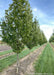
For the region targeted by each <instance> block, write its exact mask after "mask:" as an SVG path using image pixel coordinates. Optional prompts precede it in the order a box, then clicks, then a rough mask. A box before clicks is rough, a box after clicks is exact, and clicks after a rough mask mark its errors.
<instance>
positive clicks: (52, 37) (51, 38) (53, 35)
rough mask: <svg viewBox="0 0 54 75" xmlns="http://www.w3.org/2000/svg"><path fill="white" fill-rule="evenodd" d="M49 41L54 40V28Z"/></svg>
mask: <svg viewBox="0 0 54 75" xmlns="http://www.w3.org/2000/svg"><path fill="white" fill-rule="evenodd" d="M49 42H54V30H53V33H52V36H51V37H50V39H49Z"/></svg>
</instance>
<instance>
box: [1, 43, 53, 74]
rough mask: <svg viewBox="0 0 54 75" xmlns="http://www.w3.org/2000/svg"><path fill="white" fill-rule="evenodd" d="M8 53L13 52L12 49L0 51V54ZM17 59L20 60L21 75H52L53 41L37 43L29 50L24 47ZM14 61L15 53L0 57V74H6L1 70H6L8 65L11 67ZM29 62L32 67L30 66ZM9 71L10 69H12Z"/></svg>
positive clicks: (15, 59)
mask: <svg viewBox="0 0 54 75" xmlns="http://www.w3.org/2000/svg"><path fill="white" fill-rule="evenodd" d="M9 53H13V51H12V50H7V51H3V52H0V56H3V55H6V54H9ZM19 59H20V61H21V62H20V72H21V74H23V75H29V74H30V75H32V74H33V75H44V74H46V75H54V43H47V44H43V45H41V46H40V45H38V46H35V47H33V48H32V49H31V50H29V49H28V48H27V47H25V49H24V50H23V51H22V52H21V53H19ZM36 59H37V60H36ZM16 61H17V56H16V54H15V53H14V54H12V55H9V56H7V57H5V58H3V59H0V75H6V74H2V73H3V71H5V72H7V70H9V67H10V68H12V65H13V64H15V63H16ZM31 63H32V66H33V68H32V67H31ZM15 65H16V64H15ZM29 67H30V68H29ZM14 68H16V67H14ZM22 70H23V72H22ZM28 70H29V71H28ZM32 70H33V71H32ZM10 71H12V69H11V70H10ZM21 74H20V75H21Z"/></svg>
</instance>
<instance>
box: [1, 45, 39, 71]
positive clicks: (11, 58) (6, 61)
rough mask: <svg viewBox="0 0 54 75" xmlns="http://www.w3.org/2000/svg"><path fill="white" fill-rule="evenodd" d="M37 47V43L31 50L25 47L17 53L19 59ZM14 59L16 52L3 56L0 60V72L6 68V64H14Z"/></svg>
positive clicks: (15, 58) (15, 59)
mask: <svg viewBox="0 0 54 75" xmlns="http://www.w3.org/2000/svg"><path fill="white" fill-rule="evenodd" d="M39 47H40V45H38V46H36V47H33V48H32V49H31V50H29V49H27V50H24V51H22V52H21V53H20V54H19V59H21V58H23V57H25V56H26V55H28V54H29V53H31V52H33V51H35V50H36V49H37V48H39ZM16 61H17V57H16V54H15V55H11V56H8V57H7V58H4V59H2V60H0V72H1V71H2V70H3V69H5V68H7V67H8V66H10V65H12V64H14V63H15V62H16Z"/></svg>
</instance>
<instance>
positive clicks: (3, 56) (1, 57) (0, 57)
mask: <svg viewBox="0 0 54 75" xmlns="http://www.w3.org/2000/svg"><path fill="white" fill-rule="evenodd" d="M13 54H15V53H14V52H12V53H8V54H5V55H2V56H0V60H1V59H4V58H6V57H8V56H10V55H13Z"/></svg>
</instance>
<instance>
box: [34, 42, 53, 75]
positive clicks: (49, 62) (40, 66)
mask: <svg viewBox="0 0 54 75" xmlns="http://www.w3.org/2000/svg"><path fill="white" fill-rule="evenodd" d="M35 72H36V73H49V74H48V75H50V73H54V51H53V49H52V48H51V46H50V45H49V43H48V44H47V46H46V47H45V49H44V51H43V53H42V54H41V55H40V57H39V59H38V60H37V61H36V63H35ZM53 75H54V74H53Z"/></svg>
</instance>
